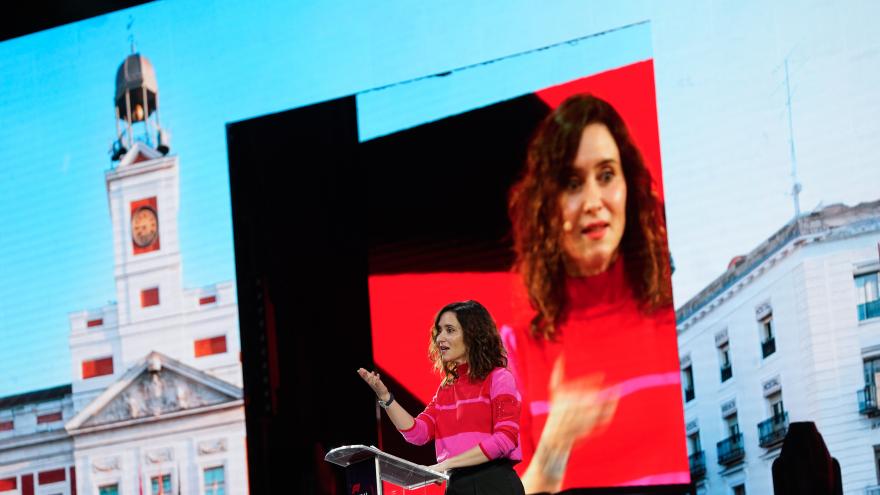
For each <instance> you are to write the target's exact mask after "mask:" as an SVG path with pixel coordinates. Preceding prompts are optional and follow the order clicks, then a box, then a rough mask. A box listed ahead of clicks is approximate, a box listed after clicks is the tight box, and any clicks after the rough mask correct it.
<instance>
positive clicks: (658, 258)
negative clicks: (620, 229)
mask: <svg viewBox="0 0 880 495" xmlns="http://www.w3.org/2000/svg"><path fill="white" fill-rule="evenodd" d="M590 124H602V125H604V126H605V127H607V128H608V130H609V131H610V133H611V135H612V136H613V137H614V142H615V144H617V148H618V150H619V151H620V160H621V166H622V169H623V176H624V180H625V181H626V188H627V198H626V228H625V230H624V234H623V238H622V239H621V242H620V253H621V254H622V255H623V257H624V261H625V266H626V271H627V273H626V276H627V278H628V279H629V283H630V286H631V287H632V288H633V290H634V292H635V295H636V298H637V299H638V300H639V301H640V302H641V306H642V310H643V311H645V312H650V311H653V310H656V309H657V308H660V307H663V306H666V305H669V304H671V303H672V280H671V267H670V261H669V247H668V245H667V243H666V226H665V221H664V214H663V205H662V202H661V201H660V199H659V198H658V197H657V195H656V193H655V192H654V190H653V187H652V185H653V183H652V179H651V174H650V172H649V171H648V169H647V168H646V167H645V163H644V160H643V159H642V155H641V153H640V152H639V150H638V149H637V148H636V146H635V144H634V143H633V141H632V139H631V137H630V134H629V131H628V130H627V128H626V125H625V124H624V122H623V119H622V118H621V117H620V114H618V113H617V111H616V110H615V109H614V107H612V106H611V105H610V104H609V103H608V102H606V101H604V100H602V99H600V98H597V97H595V96H592V95H586V94H579V95H574V96H572V97H570V98H568V99H567V100H565V101H564V102H563V103H562V104H561V105H560V106H559V107H558V108H557V109H556V110H554V111H553V112H551V113H550V114H549V115H548V116H547V117H546V118H545V119H544V120H543V121H542V122H541V123H540V125H539V126H538V128H537V130H536V131H535V134H534V135H533V136H532V139H531V142H530V143H529V148H528V152H527V155H526V167H525V172H524V174H523V176H522V178H521V179H520V180H519V181H518V182H517V183H516V184H515V185H514V186H513V187H512V188H511V191H510V197H509V202H508V213H509V215H510V220H511V224H512V226H513V241H514V250H515V252H516V262H515V265H514V269H515V270H516V271H518V272H520V273H521V274H522V276H523V278H524V281H525V285H526V288H527V290H528V293H529V300H530V302H531V304H532V307H533V308H534V309H535V310H536V311H537V315H536V316H535V317H534V318H533V319H532V322H531V333H532V335H533V336H535V337H538V336H541V337H543V338H546V339H553V338H554V335H555V333H556V324H557V323H558V322H559V319H560V318H561V316H562V315H563V313H564V311H565V310H566V304H567V301H566V295H565V294H566V292H565V277H566V271H565V260H564V256H565V254H564V252H563V249H562V213H561V210H560V205H559V201H558V198H559V196H560V194H561V193H562V192H563V190H564V187H565V184H566V181H567V180H568V178H569V177H570V176H571V174H572V170H573V161H574V157H575V155H576V154H577V150H578V146H579V144H580V140H581V134H582V133H583V130H584V128H585V127H587V126H588V125H590Z"/></svg>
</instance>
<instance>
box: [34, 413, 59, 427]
mask: <svg viewBox="0 0 880 495" xmlns="http://www.w3.org/2000/svg"><path fill="white" fill-rule="evenodd" d="M56 421H61V411H58V412H52V413H46V414H40V415H39V416H37V424H38V425H41V424H44V423H54V422H56Z"/></svg>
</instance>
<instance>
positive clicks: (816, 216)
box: [675, 200, 880, 324]
mask: <svg viewBox="0 0 880 495" xmlns="http://www.w3.org/2000/svg"><path fill="white" fill-rule="evenodd" d="M875 231H880V200H876V201H871V202H866V203H860V204H858V205H856V206H846V205H843V204H839V203H838V204H833V205H829V206H826V207H825V208H823V209H821V210H817V211H813V212H811V213H807V214H804V215H801V216H800V217H798V218H797V219H792V220H791V221H790V222H788V223H787V224H785V225H784V226H783V227H782V228H780V229H779V230H777V231H776V232H775V233H774V234H773V235H771V236H770V237H768V238H767V240H765V241H764V242H762V243H761V244H759V245H758V246H757V247H756V248H755V249H753V250H752V251H751V252H750V253H749V254H747V255H745V257H744V258H743V259H742V261H738V262H737V263H735V264H734V263H731V265H730V266H729V267H728V269H727V270H726V271H725V272H724V273H722V274H721V276H719V277H718V278H716V279H715V280H713V281H712V282H711V283H709V285H707V286H706V287H704V288H703V290H701V291H700V292H699V293H697V295H695V296H694V297H692V298H691V299H690V300H689V301H688V302H686V303H684V304H683V305H682V306H681V307H679V308H678V309H677V310H676V312H675V321H676V323H678V324H681V323H682V322H684V321H685V320H687V319H688V318H690V317H691V316H693V315H694V314H696V313H697V312H699V311H700V310H701V309H703V307H704V306H706V305H708V304H710V303H711V302H712V301H713V300H714V299H715V298H717V297H718V296H720V295H721V294H723V293H724V292H725V291H726V290H728V289H730V288H731V287H733V286H734V285H735V284H736V283H737V282H739V281H740V280H742V279H743V278H744V277H746V276H747V275H749V273H751V272H752V270H754V269H755V268H757V267H758V266H759V265H761V264H762V263H763V262H764V261H766V260H768V259H769V258H771V257H772V256H773V255H775V254H776V253H777V252H779V251H780V250H781V249H782V248H784V247H785V246H787V245H788V244H789V243H790V242H792V241H795V240H796V239H799V238H802V237H805V236H817V237H818V238H819V239H818V241H819V242H821V241H823V240H830V239H837V238H845V237H851V236H853V235H858V234H860V233H863V232H875Z"/></svg>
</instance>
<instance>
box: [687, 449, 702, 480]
mask: <svg viewBox="0 0 880 495" xmlns="http://www.w3.org/2000/svg"><path fill="white" fill-rule="evenodd" d="M688 464H690V467H691V480H692V481H697V480H701V479H703V478H705V477H706V452H705V451H702V450H701V451H699V452H694V453H693V454H691V455H689V456H688Z"/></svg>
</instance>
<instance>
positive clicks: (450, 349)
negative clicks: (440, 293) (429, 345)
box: [434, 311, 467, 364]
mask: <svg viewBox="0 0 880 495" xmlns="http://www.w3.org/2000/svg"><path fill="white" fill-rule="evenodd" d="M437 327H438V332H437V336H436V337H434V341H435V342H437V348H438V349H439V350H440V358H441V359H442V360H443V362H444V363H449V362H455V363H458V364H461V363H464V362H467V346H466V345H465V343H464V331H463V330H462V328H461V325H460V324H459V323H458V317H456V316H455V313H453V312H452V311H447V312H445V313H443V314H442V315H440V321H439V322H438V323H437Z"/></svg>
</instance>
